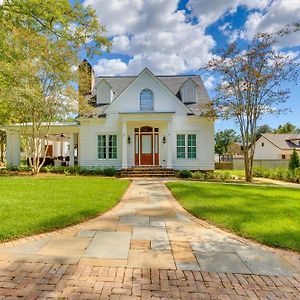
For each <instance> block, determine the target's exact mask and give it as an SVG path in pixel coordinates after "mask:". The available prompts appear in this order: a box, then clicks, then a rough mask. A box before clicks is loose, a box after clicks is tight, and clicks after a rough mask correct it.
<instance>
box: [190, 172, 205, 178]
mask: <svg viewBox="0 0 300 300" xmlns="http://www.w3.org/2000/svg"><path fill="white" fill-rule="evenodd" d="M192 178H193V179H198V180H205V174H204V173H203V172H200V171H197V172H194V173H193V174H192Z"/></svg>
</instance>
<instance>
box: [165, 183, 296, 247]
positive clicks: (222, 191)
mask: <svg viewBox="0 0 300 300" xmlns="http://www.w3.org/2000/svg"><path fill="white" fill-rule="evenodd" d="M167 186H168V187H169V188H170V190H171V191H172V193H173V194H174V195H175V197H176V198H177V200H178V201H179V203H180V204H181V205H182V206H183V207H184V208H185V209H187V210H188V211H189V212H191V213H192V214H193V215H195V216H197V217H199V218H202V219H205V220H209V221H210V222H213V223H214V224H216V225H219V226H220V227H221V228H227V229H229V230H231V231H234V232H236V233H237V234H239V235H241V236H244V237H248V238H252V239H255V240H257V241H259V242H262V243H265V244H268V245H272V246H278V247H284V248H290V249H293V250H296V251H300V201H299V189H293V188H282V187H266V186H254V185H238V184H234V185H233V184H220V183H200V182H188V183H186V182H169V183H167Z"/></svg>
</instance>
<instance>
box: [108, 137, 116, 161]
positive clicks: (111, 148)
mask: <svg viewBox="0 0 300 300" xmlns="http://www.w3.org/2000/svg"><path fill="white" fill-rule="evenodd" d="M108 157H109V158H110V159H115V158H117V136H116V135H115V134H114V135H109V137H108Z"/></svg>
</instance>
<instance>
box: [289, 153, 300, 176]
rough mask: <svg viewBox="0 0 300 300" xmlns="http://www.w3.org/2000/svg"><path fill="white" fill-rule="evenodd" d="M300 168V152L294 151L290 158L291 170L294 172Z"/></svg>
mask: <svg viewBox="0 0 300 300" xmlns="http://www.w3.org/2000/svg"><path fill="white" fill-rule="evenodd" d="M299 167H300V159H299V155H298V152H297V151H296V149H294V150H293V153H292V155H291V157H290V160H289V170H292V171H293V170H295V169H297V168H299Z"/></svg>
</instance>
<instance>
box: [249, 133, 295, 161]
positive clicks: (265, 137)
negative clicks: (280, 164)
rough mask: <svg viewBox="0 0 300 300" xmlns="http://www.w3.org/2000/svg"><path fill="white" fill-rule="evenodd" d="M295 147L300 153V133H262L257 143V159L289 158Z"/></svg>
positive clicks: (255, 157) (255, 155)
mask: <svg viewBox="0 0 300 300" xmlns="http://www.w3.org/2000/svg"><path fill="white" fill-rule="evenodd" d="M293 149H296V150H297V152H298V153H299V155H300V134H276V133H265V134H262V135H261V136H260V137H259V138H258V139H257V140H256V143H255V154H254V159H255V160H278V159H289V158H290V156H291V154H292V152H293Z"/></svg>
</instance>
